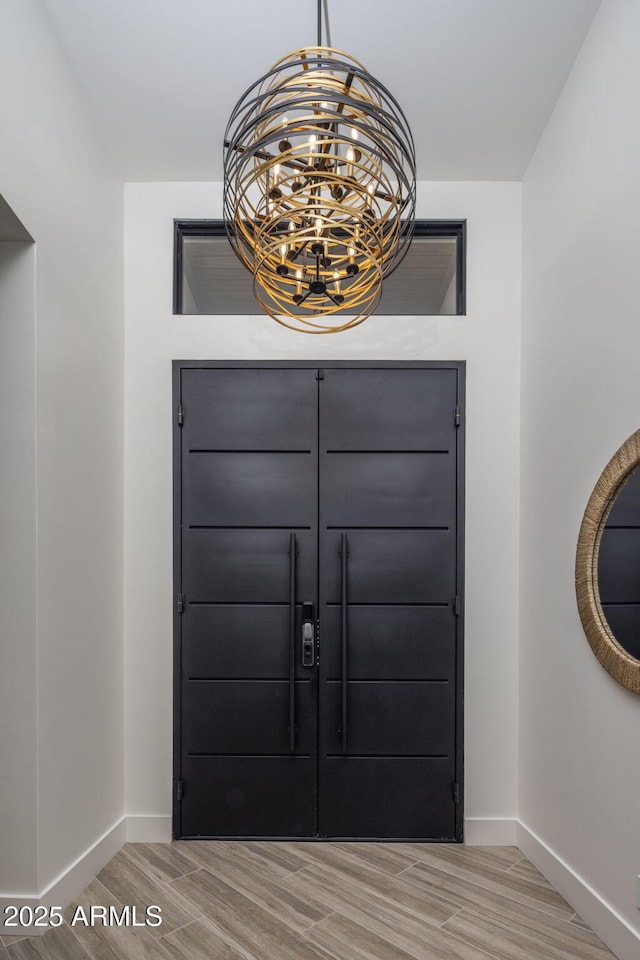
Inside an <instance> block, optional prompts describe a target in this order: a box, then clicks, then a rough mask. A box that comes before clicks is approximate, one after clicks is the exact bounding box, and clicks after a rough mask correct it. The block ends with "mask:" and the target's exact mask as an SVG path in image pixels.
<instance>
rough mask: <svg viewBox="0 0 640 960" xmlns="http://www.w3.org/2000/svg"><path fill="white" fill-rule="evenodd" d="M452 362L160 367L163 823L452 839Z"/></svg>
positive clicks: (243, 831) (459, 448)
mask: <svg viewBox="0 0 640 960" xmlns="http://www.w3.org/2000/svg"><path fill="white" fill-rule="evenodd" d="M463 374H464V367H463V364H444V363H440V364H438V363H434V364H428V363H422V364H421V363H407V364H400V363H398V364H391V363H389V364H384V363H378V364H376V363H361V364H349V363H346V362H343V363H340V362H326V363H323V364H311V363H306V362H290V363H286V362H281V363H275V362H274V363H241V362H237V363H219V364H217V363H196V362H182V361H176V363H175V364H174V391H175V403H176V430H175V476H174V480H175V557H174V560H175V577H176V614H175V685H174V699H175V704H174V713H175V741H174V764H175V804H174V834H175V836H177V837H301V838H304V837H342V838H350V837H351V838H398V839H434V840H443V839H451V840H453V839H461V838H462V809H461V799H462V798H461V774H462V589H463V583H462V578H463V561H462V535H461V531H462V518H463V512H462V489H463V485H462V474H463V439H462V432H463V427H462V421H463V417H462V394H463V383H462V380H463Z"/></svg>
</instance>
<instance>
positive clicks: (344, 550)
mask: <svg viewBox="0 0 640 960" xmlns="http://www.w3.org/2000/svg"><path fill="white" fill-rule="evenodd" d="M340 547H341V550H340V555H341V558H342V578H341V579H342V590H341V598H340V603H341V607H342V685H341V687H342V689H341V695H342V724H341V727H340V729H341V733H342V752H343V753H346V752H347V723H348V716H347V681H348V677H347V670H348V657H349V620H348V615H347V609H348V606H347V605H348V596H347V587H348V582H347V573H348V568H347V564H348V557H349V543H348V541H347V535H346V533H343V534H342V537H341V540H340Z"/></svg>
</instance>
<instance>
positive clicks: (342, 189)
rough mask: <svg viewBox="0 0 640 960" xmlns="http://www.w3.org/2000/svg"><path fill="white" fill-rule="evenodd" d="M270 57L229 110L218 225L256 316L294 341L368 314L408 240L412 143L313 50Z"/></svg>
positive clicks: (382, 102) (329, 52)
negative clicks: (249, 288)
mask: <svg viewBox="0 0 640 960" xmlns="http://www.w3.org/2000/svg"><path fill="white" fill-rule="evenodd" d="M321 3H322V0H318V45H317V46H314V47H304V48H302V49H300V50H297V51H294V52H293V53H290V54H288V55H287V56H285V57H283V58H282V59H281V60H278V61H277V63H275V64H274V65H273V67H272V68H271V70H270V71H269V72H268V73H267V74H266V75H265V76H263V77H261V78H260V79H259V80H257V81H256V83H254V84H253V85H252V86H251V87H250V88H249V90H247V92H246V93H245V94H244V95H243V96H242V97H241V99H240V100H239V101H238V103H237V104H236V106H235V108H234V110H233V112H232V114H231V118H230V120H229V123H228V126H227V131H226V134H225V145H224V217H225V224H226V228H227V235H228V237H229V240H230V242H231V245H232V247H233V249H234V250H235V252H236V254H237V256H238V257H239V258H240V260H241V261H242V262H243V263H244V264H245V266H246V267H247V268H248V269H249V270H250V271H251V273H252V274H253V288H254V294H255V297H256V300H257V301H258V303H259V305H260V307H261V309H262V310H263V311H264V312H265V313H267V314H268V315H269V316H271V317H273V319H274V320H277V321H278V322H279V323H281V324H283V325H284V326H286V327H289V328H291V329H293V330H301V331H304V332H306V333H335V332H338V331H340V330H346V329H348V328H350V327H354V326H356V325H357V324H358V323H361V322H362V321H363V320H365V319H366V318H367V317H368V316H370V315H371V314H372V313H373V312H374V310H375V308H376V306H377V305H378V302H379V300H380V296H381V293H382V282H383V280H384V278H385V277H387V276H388V275H389V274H390V273H391V272H392V270H394V269H395V267H396V266H397V265H398V264H399V263H400V261H401V260H402V258H403V256H404V254H405V253H406V251H407V249H408V246H409V244H410V242H411V237H412V235H413V227H414V217H415V198H416V179H415V152H414V146H413V138H412V136H411V131H410V129H409V125H408V123H407V120H406V117H405V116H404V113H403V112H402V110H401V108H400V106H399V104H398V103H397V101H396V100H395V99H394V97H393V96H392V95H391V94H390V93H389V91H388V90H387V89H386V88H385V87H384V86H383V85H382V84H381V83H380V82H379V81H378V80H376V79H375V78H374V77H372V76H371V74H369V73H368V72H367V71H366V69H365V68H364V67H363V66H362V64H361V63H359V62H358V61H357V60H355V59H354V58H353V57H351V56H349V55H347V54H345V53H341V52H340V51H338V50H335V49H333V48H332V47H326V46H322V44H321V39H322V36H321Z"/></svg>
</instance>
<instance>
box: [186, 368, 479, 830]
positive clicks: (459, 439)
mask: <svg viewBox="0 0 640 960" xmlns="http://www.w3.org/2000/svg"><path fill="white" fill-rule="evenodd" d="M172 367H173V406H172V417H173V790H172V798H173V799H172V805H173V809H172V836H173V838H174V839H175V838H176V837H179V836H180V800H181V797H182V771H181V742H182V740H181V737H182V730H181V689H182V683H181V681H182V673H181V652H182V631H181V626H182V624H181V608H182V602H181V593H180V588H181V585H182V551H181V546H182V536H181V527H182V523H181V520H182V517H181V511H182V444H181V434H180V428H181V425H182V417H183V410H182V403H181V382H182V378H181V372H182V370H186V369H194V368H195V369H198V368H200V369H233V368H235V369H243V368H244V369H260V368H264V369H266V368H269V369H288V368H289V369H290V368H296V367H298V368H302V369H322V368H326V369H331V368H346V369H350V368H353V369H367V368H368V369H376V368H381V367H386V368H389V369H397V370H417V369H421V370H429V369H433V370H435V369H439V370H447V369H448V370H455V371H456V373H457V386H458V399H457V407H456V409H455V411H454V410H452V411H451V416H452V417H455V422H456V426H457V427H458V429H457V431H456V465H457V466H456V597H457V600H458V609H457V611H456V612H457V614H458V615H457V617H456V718H455V749H456V760H455V777H456V788H455V792H456V795H455V797H454V799H455V801H456V813H455V840H456V842H458V843H462V841H463V824H464V608H465V603H464V597H465V583H464V576H465V563H464V540H465V538H464V521H465V503H464V493H465V419H466V418H465V373H466V362H465V361H464V360H457V361H444V360H408V361H407V360H397V361H395V360H174V361H173V363H172Z"/></svg>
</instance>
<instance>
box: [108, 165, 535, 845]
mask: <svg viewBox="0 0 640 960" xmlns="http://www.w3.org/2000/svg"><path fill="white" fill-rule="evenodd" d="M520 199H521V188H520V185H519V184H516V183H421V184H420V185H419V194H418V201H419V202H418V212H419V215H420V216H421V217H425V218H428V217H431V218H434V219H441V218H454V219H455V218H463V217H466V218H467V219H468V241H469V242H468V316H466V317H440V318H429V317H427V318H418V317H410V318H399V319H397V320H396V319H391V318H389V317H379V318H376V317H372V318H370V319H369V320H367V321H366V322H365V323H364V324H362V325H361V326H359V327H357V328H355V329H354V330H352V331H349V332H346V333H340V334H336V335H335V336H325V337H313V336H309V335H305V334H300V333H294V332H292V331H288V330H285V329H284V328H282V327H280V326H279V325H278V324H276V323H275V322H274V321H272V320H270V319H269V318H267V317H253V318H245V317H188V316H183V317H173V316H172V315H171V302H172V291H171V286H172V244H173V224H172V220H173V218H174V217H175V218H206V217H219V216H220V211H221V186H220V184H215V183H211V184H196V183H192V184H161V183H155V184H127V185H126V187H125V331H126V333H125V341H126V360H125V370H126V374H125V413H126V417H125V424H126V426H125V700H126V720H125V724H126V726H125V735H126V806H127V813H129V814H133V815H139V816H145V815H159V816H162V815H164V816H167V815H169V813H170V812H171V742H172V703H171V697H172V694H171V670H172V639H171V630H172V610H173V597H172V569H171V563H172V500H171V483H172V477H171V432H172V423H173V419H172V417H173V414H172V409H171V360H172V358H178V359H204V358H225V359H283V358H284V359H286V358H318V359H322V358H327V359H333V358H344V359H348V358H353V359H390V360H402V359H426V360H429V359H444V360H467V525H466V534H467V539H466V549H467V603H466V618H467V626H466V675H467V679H466V730H467V733H466V790H467V794H466V815H467V817H468V818H471V820H472V821H473V822H471V823H469V825H468V827H469V829H468V831H467V835H468V837H470V838H472V835H475V836H476V838H478V837H486V838H488V839H489V840H490V839H494V838H497V839H501V838H504V837H505V836H507V834H508V832H509V829H510V827H511V825H512V824H511V821H512V820H513V818H514V817H515V815H516V744H517V723H516V718H517V689H516V685H517V660H518V653H517V630H518V597H517V590H518V457H519V445H518V430H519V375H520V371H519V364H520V357H519V337H520V236H521V221H520ZM486 818H488V819H490V818H496V819H497V820H498V823H496V824H494V823H484V822H483V821H484V820H485V819H486ZM503 819H504V820H507V821H509V823H507V824H506V825H505V824H504V823H502V820H503ZM505 826H506V830H507V834H505V832H504V828H505ZM486 831H489V832H488V833H487V832H486Z"/></svg>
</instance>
